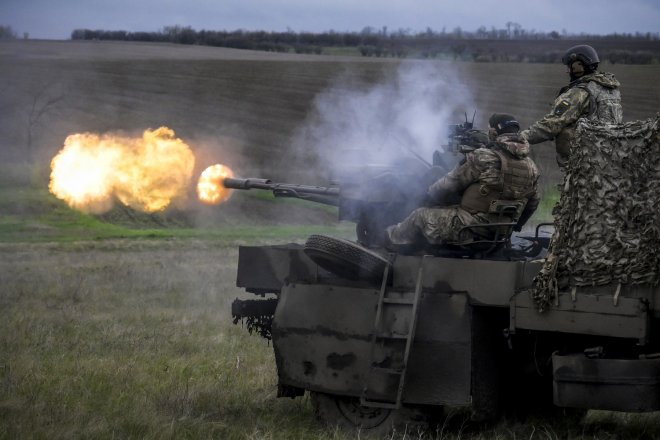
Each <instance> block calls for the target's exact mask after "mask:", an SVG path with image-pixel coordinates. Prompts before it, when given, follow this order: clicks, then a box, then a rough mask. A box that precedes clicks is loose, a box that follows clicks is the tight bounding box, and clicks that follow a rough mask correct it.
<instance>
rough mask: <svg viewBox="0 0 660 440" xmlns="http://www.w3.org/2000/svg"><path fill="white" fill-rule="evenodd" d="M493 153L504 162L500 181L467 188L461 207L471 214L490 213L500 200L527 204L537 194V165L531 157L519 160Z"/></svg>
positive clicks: (496, 152)
mask: <svg viewBox="0 0 660 440" xmlns="http://www.w3.org/2000/svg"><path fill="white" fill-rule="evenodd" d="M491 151H492V152H493V153H495V154H496V155H497V156H498V157H499V159H500V164H501V165H500V178H499V181H498V182H494V183H484V182H476V183H473V184H472V185H470V186H468V187H467V189H466V190H465V192H463V197H462V198H461V208H463V209H465V210H466V211H467V212H469V213H470V214H476V213H479V212H481V213H487V212H489V211H490V207H491V204H492V203H493V202H494V201H497V200H510V201H519V200H521V201H524V202H525V203H526V202H527V199H529V197H531V196H532V195H533V194H534V192H535V191H534V182H535V175H534V166H533V165H532V160H531V159H530V158H528V157H525V158H524V159H517V158H514V157H511V156H510V155H509V154H507V153H505V152H501V151H495V150H491ZM525 203H523V204H522V207H523V208H524V205H525ZM521 211H522V209H520V210H519V211H518V215H519V214H520V212H521Z"/></svg>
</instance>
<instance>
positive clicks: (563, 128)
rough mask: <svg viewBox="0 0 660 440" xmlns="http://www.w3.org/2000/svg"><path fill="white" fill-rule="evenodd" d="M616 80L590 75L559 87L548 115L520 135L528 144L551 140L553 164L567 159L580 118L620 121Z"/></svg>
mask: <svg viewBox="0 0 660 440" xmlns="http://www.w3.org/2000/svg"><path fill="white" fill-rule="evenodd" d="M619 86H620V83H619V81H618V80H617V79H616V78H614V75H612V74H611V73H602V72H594V73H591V74H588V75H585V76H583V77H580V78H578V79H577V80H575V81H573V82H571V83H570V84H569V85H568V86H566V87H563V88H562V89H561V90H560V91H559V94H558V96H557V99H555V103H554V106H553V110H552V112H551V113H549V114H547V115H546V116H544V117H543V119H541V120H539V121H538V122H536V123H534V124H532V126H531V127H529V128H528V129H527V130H524V131H522V132H521V135H522V136H524V137H525V138H526V139H527V141H528V142H529V143H530V144H538V143H540V142H543V141H548V140H552V139H554V140H555V146H556V148H557V162H558V163H559V164H560V166H563V165H564V164H565V163H566V161H567V160H568V154H569V150H570V144H571V142H572V141H573V138H574V136H575V126H576V123H577V121H578V119H580V118H587V119H589V120H591V121H600V122H601V123H606V124H620V123H621V122H623V110H622V108H621V93H620V92H619Z"/></svg>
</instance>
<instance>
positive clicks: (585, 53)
mask: <svg viewBox="0 0 660 440" xmlns="http://www.w3.org/2000/svg"><path fill="white" fill-rule="evenodd" d="M575 61H581V62H582V64H584V65H585V66H587V67H591V68H592V69H595V68H596V67H598V63H600V59H599V58H598V54H597V53H596V49H594V48H593V47H591V46H589V45H587V44H579V45H577V46H573V47H571V48H570V49H568V50H567V51H566V53H565V54H564V56H563V57H562V58H561V62H562V63H564V64H566V65H567V66H570V65H571V64H572V63H574V62H575Z"/></svg>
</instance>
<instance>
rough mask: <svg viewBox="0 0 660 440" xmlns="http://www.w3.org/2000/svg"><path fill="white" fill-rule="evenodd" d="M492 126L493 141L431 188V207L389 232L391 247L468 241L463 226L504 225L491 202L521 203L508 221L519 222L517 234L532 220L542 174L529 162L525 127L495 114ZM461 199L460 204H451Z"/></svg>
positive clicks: (508, 116) (417, 210)
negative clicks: (524, 135)
mask: <svg viewBox="0 0 660 440" xmlns="http://www.w3.org/2000/svg"><path fill="white" fill-rule="evenodd" d="M488 122H489V125H490V131H489V136H490V138H491V139H492V141H491V142H490V143H489V144H488V145H487V146H486V147H485V148H477V149H476V150H474V151H472V152H469V153H466V155H465V159H464V160H463V161H462V162H461V163H460V164H459V165H457V166H456V167H455V168H454V169H453V170H452V171H450V172H449V173H448V174H447V175H445V176H444V177H442V178H441V179H439V180H438V181H436V182H435V183H433V184H432V185H431V186H430V187H429V189H428V200H429V201H430V204H431V205H432V206H431V207H422V208H418V209H416V210H415V211H413V212H412V213H411V214H410V215H409V216H408V217H407V218H406V219H405V220H403V221H402V222H401V223H399V224H397V225H393V226H390V227H388V228H387V238H388V239H389V242H390V243H391V244H392V245H411V244H416V243H418V242H419V239H420V238H424V239H426V241H428V242H429V243H431V244H443V243H447V242H453V241H457V240H459V239H464V238H465V237H459V231H460V229H461V228H462V227H463V226H466V225H474V224H484V223H493V222H502V221H503V219H502V218H501V217H500V216H499V215H498V214H494V213H492V212H490V207H491V204H492V202H497V201H505V202H513V203H514V204H515V203H516V202H517V204H518V208H519V209H518V211H517V212H516V214H515V215H514V216H512V217H509V218H508V219H506V218H505V219H504V221H511V222H514V221H515V222H517V224H516V226H515V230H517V231H519V230H520V229H521V228H522V226H523V225H524V224H525V222H526V221H527V220H528V219H529V218H530V217H531V216H532V214H533V213H534V211H535V210H536V208H537V206H538V204H539V197H538V194H537V190H536V187H537V180H538V177H539V171H538V169H537V167H536V164H534V162H533V161H532V159H531V158H529V157H528V155H529V144H528V143H527V141H525V140H524V139H523V138H522V137H520V134H519V133H518V131H519V130H520V125H519V124H518V121H516V119H515V118H514V117H513V116H511V115H507V114H498V113H495V114H493V115H492V116H491V117H490V120H489V121H488ZM456 195H460V202H458V203H457V204H451V202H450V203H448V201H450V200H452V199H456ZM491 232H493V231H491Z"/></svg>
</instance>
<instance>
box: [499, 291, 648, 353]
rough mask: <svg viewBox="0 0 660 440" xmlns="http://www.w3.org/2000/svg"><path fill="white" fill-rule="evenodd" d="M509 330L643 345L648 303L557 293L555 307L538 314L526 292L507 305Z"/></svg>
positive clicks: (646, 333)
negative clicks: (606, 338)
mask: <svg viewBox="0 0 660 440" xmlns="http://www.w3.org/2000/svg"><path fill="white" fill-rule="evenodd" d="M511 329H512V330H515V329H528V330H541V331H557V332H564V333H578V334H587V335H598V336H613V337H619V338H632V339H638V340H639V341H641V342H645V341H646V340H647V339H648V333H649V314H648V303H647V302H646V301H645V300H644V299H641V298H628V297H619V298H617V299H616V301H615V300H614V298H613V296H612V295H591V294H584V293H578V294H576V295H575V300H573V297H572V296H571V294H570V293H560V294H559V301H558V304H556V305H553V306H552V307H551V308H550V309H548V310H546V311H544V312H542V313H539V311H538V310H537V307H536V305H535V304H534V301H533V300H532V298H531V297H530V295H529V294H528V293H527V292H521V293H519V294H517V295H515V296H514V297H513V298H512V301H511Z"/></svg>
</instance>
